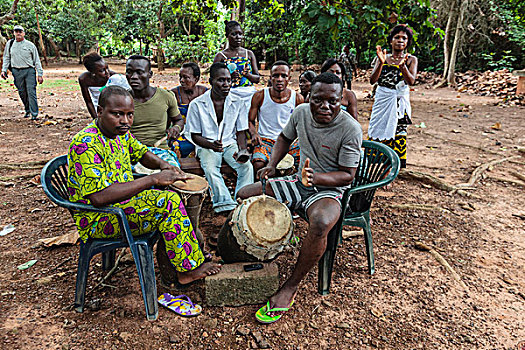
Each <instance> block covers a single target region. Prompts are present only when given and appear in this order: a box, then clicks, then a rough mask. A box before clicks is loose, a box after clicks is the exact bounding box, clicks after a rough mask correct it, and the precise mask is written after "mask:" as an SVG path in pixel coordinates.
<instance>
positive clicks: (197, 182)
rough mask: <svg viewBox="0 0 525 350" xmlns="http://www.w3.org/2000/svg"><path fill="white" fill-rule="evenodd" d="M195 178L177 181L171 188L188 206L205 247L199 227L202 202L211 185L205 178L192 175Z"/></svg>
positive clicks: (197, 234)
mask: <svg viewBox="0 0 525 350" xmlns="http://www.w3.org/2000/svg"><path fill="white" fill-rule="evenodd" d="M192 176H193V178H191V179H189V180H186V182H184V181H175V182H174V183H173V184H172V185H170V188H171V189H172V190H174V191H175V192H177V193H178V194H179V196H180V198H181V200H182V203H183V204H184V208H186V213H188V218H189V219H190V221H191V225H192V226H193V229H194V230H195V235H196V236H197V239H198V240H199V245H200V246H201V247H203V243H204V238H203V236H202V232H201V230H200V228H199V221H200V216H201V209H202V203H203V202H204V199H205V198H206V195H207V193H208V189H209V187H210V186H209V185H208V182H207V181H206V179H205V178H203V177H200V176H197V175H192Z"/></svg>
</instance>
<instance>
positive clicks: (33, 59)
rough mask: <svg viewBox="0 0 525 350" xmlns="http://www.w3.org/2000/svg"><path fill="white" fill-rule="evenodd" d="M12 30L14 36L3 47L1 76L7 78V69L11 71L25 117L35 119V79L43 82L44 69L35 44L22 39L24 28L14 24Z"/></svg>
mask: <svg viewBox="0 0 525 350" xmlns="http://www.w3.org/2000/svg"><path fill="white" fill-rule="evenodd" d="M13 31H14V35H15V38H14V39H11V40H9V42H8V43H7V45H6V46H5V49H4V62H3V64H2V73H1V76H2V78H4V79H7V69H9V70H10V71H11V72H12V73H13V78H14V79H15V86H16V88H17V90H18V95H20V99H21V100H22V102H23V103H24V108H25V117H26V118H28V117H31V119H36V118H37V116H38V100H37V98H36V82H37V80H38V83H39V84H42V83H43V82H44V78H43V75H44V71H43V69H42V64H41V63H40V57H39V56H38V51H37V49H36V46H35V45H34V44H33V43H32V42H30V41H27V40H25V39H24V37H25V31H24V28H23V27H22V26H20V25H16V26H15V27H14V29H13ZM35 71H36V73H35ZM37 75H38V77H37Z"/></svg>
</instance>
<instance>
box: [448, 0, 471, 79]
mask: <svg viewBox="0 0 525 350" xmlns="http://www.w3.org/2000/svg"><path fill="white" fill-rule="evenodd" d="M467 7H468V0H461V5H460V6H459V16H458V22H457V24H456V33H455V34H454V45H453V46H452V52H451V54H450V63H449V67H448V74H447V82H448V84H449V85H450V86H455V85H456V58H457V55H458V51H459V46H460V45H461V35H462V32H463V18H464V17H465V11H466V10H467Z"/></svg>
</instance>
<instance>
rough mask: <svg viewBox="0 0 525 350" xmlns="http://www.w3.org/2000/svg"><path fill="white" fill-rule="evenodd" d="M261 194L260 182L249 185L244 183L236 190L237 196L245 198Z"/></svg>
mask: <svg viewBox="0 0 525 350" xmlns="http://www.w3.org/2000/svg"><path fill="white" fill-rule="evenodd" d="M261 194H262V185H261V183H260V182H256V183H253V184H250V185H246V186H244V187H243V188H241V189H239V191H238V192H237V198H240V199H246V198H250V197H253V196H259V195H261Z"/></svg>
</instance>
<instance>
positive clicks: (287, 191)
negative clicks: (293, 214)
mask: <svg viewBox="0 0 525 350" xmlns="http://www.w3.org/2000/svg"><path fill="white" fill-rule="evenodd" d="M268 182H269V183H270V186H271V187H272V190H273V192H274V193H275V198H276V199H277V200H278V201H279V202H281V203H285V204H286V206H287V207H288V208H289V209H290V210H293V211H302V212H303V213H304V214H306V213H307V211H308V208H309V207H310V206H311V205H312V204H314V203H315V202H316V201H318V200H320V199H322V198H332V199H335V200H336V201H337V202H338V203H339V206H341V199H342V198H343V192H344V189H339V188H328V189H325V188H322V189H318V188H315V187H306V186H304V185H303V184H302V182H301V178H300V177H299V175H298V174H293V175H289V176H284V177H276V178H272V179H268Z"/></svg>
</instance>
